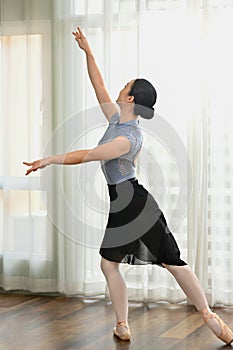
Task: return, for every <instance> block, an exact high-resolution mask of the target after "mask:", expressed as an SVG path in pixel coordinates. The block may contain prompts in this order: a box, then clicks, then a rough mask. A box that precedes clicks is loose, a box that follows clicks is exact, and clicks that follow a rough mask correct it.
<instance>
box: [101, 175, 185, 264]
mask: <svg viewBox="0 0 233 350" xmlns="http://www.w3.org/2000/svg"><path fill="white" fill-rule="evenodd" d="M108 190H109V197H110V208H109V215H108V222H107V226H106V230H105V234H104V238H103V241H102V244H101V247H100V250H99V253H100V255H101V256H102V257H103V258H105V259H107V260H110V261H115V262H118V263H128V264H130V265H144V264H157V265H159V266H162V267H163V265H162V263H165V264H168V265H178V266H182V265H187V264H186V263H185V262H184V261H183V260H181V259H180V250H179V248H178V245H177V243H176V240H175V238H174V237H173V235H172V233H171V232H170V230H169V228H168V226H167V223H166V220H165V217H164V215H163V213H162V211H161V210H160V209H159V206H158V204H157V202H156V201H155V199H154V198H153V196H152V195H151V194H150V193H149V192H148V191H147V190H146V189H145V188H144V187H143V186H142V185H140V184H139V183H138V180H137V179H136V178H132V179H129V180H125V181H123V182H121V183H120V184H115V185H108Z"/></svg>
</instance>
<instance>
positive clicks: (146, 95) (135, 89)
mask: <svg viewBox="0 0 233 350" xmlns="http://www.w3.org/2000/svg"><path fill="white" fill-rule="evenodd" d="M129 95H130V96H134V103H135V106H134V114H136V115H140V116H141V117H142V118H145V119H151V118H153V116H154V108H153V106H154V104H155V103H156V100H157V92H156V90H155V88H154V86H153V85H152V84H151V83H150V82H149V81H148V80H146V79H136V80H135V81H134V83H133V85H132V87H131V90H130V92H129Z"/></svg>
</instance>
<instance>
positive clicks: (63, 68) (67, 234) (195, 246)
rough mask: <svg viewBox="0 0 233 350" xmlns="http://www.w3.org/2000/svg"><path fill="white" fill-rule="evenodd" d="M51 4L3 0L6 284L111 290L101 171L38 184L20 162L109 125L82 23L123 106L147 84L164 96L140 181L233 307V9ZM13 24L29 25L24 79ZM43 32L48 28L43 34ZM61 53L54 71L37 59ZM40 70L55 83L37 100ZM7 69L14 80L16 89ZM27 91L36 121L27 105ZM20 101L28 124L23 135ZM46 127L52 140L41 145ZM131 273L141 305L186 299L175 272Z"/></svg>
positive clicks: (68, 171) (49, 175) (46, 178)
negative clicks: (130, 90) (78, 32)
mask: <svg viewBox="0 0 233 350" xmlns="http://www.w3.org/2000/svg"><path fill="white" fill-rule="evenodd" d="M42 3H43V2H42ZM42 3H41V6H39V5H38V4H37V2H36V1H30V2H28V1H27V2H26V1H22V2H21V4H20V5H19V7H18V8H17V11H16V10H15V11H14V10H13V8H15V6H14V5H15V2H14V1H10V2H9V1H1V10H2V11H1V12H2V23H1V24H2V38H1V57H2V61H1V62H2V63H1V65H2V70H1V72H2V73H1V74H2V76H3V77H5V78H4V79H3V80H2V79H1V80H2V81H3V84H2V93H1V96H2V111H3V113H2V116H3V118H2V119H1V123H2V124H1V133H2V134H1V135H2V137H1V142H0V147H1V152H2V155H3V157H2V164H1V176H2V177H1V179H2V181H1V188H2V190H1V192H0V196H1V197H0V209H1V215H2V218H3V217H4V221H3V220H2V221H1V245H2V253H1V256H2V262H3V265H2V268H1V269H2V287H3V288H6V289H11V288H24V289H29V290H37V291H41V290H43V291H59V292H64V293H66V294H78V293H80V294H85V295H89V296H91V295H97V294H105V293H106V295H108V291H107V289H106V284H105V281H104V278H103V275H102V272H101V271H100V268H99V262H100V256H99V254H98V246H99V244H100V242H101V239H102V237H103V233H104V227H105V225H106V220H107V212H108V195H107V186H106V183H105V180H104V178H103V175H102V174H101V171H100V166H99V164H94V163H93V164H91V163H90V164H85V165H82V166H78V167H66V168H62V167H53V168H51V169H49V170H44V171H43V172H41V176H40V182H39V178H38V175H39V174H35V175H33V176H32V177H31V178H30V179H27V181H26V180H25V179H24V177H23V172H24V169H23V168H22V166H21V165H19V163H20V162H21V160H23V159H25V157H28V158H30V159H32V158H34V157H39V156H40V155H41V154H47V153H50V152H54V153H58V152H59V153H60V152H62V153H64V152H66V151H68V150H71V149H75V148H90V147H93V146H95V145H96V144H97V142H98V140H99V138H100V137H101V135H102V133H103V132H104V129H105V128H106V126H107V123H106V120H105V118H104V116H103V115H102V114H101V112H100V110H99V108H98V106H97V103H96V98H95V96H94V92H93V89H92V87H91V84H90V82H89V80H88V76H87V72H86V67H85V57H84V55H83V52H81V51H80V50H79V49H78V48H77V47H76V45H75V43H74V40H73V38H72V36H71V32H72V31H73V30H74V29H75V28H76V26H77V25H80V26H81V27H82V28H83V29H84V31H85V33H86V35H87V36H88V38H89V41H90V43H91V45H92V48H93V51H94V53H95V55H96V59H97V61H98V64H99V66H100V68H101V70H102V72H103V75H104V78H105V81H106V83H107V86H108V88H109V90H110V92H111V95H112V97H113V98H115V97H116V95H117V93H118V91H119V89H120V88H121V86H122V85H124V84H125V82H127V81H129V80H130V79H132V78H134V77H137V76H142V77H145V78H148V79H149V80H150V81H151V82H152V83H154V85H155V86H156V87H157V90H158V103H157V113H158V116H157V118H154V119H153V120H151V121H144V120H141V121H140V124H141V126H142V128H143V131H144V147H143V149H142V153H141V156H140V157H139V161H138V173H137V176H138V178H139V180H140V182H141V183H143V184H144V185H145V186H146V187H147V188H148V189H149V190H150V191H151V192H152V194H153V195H154V196H155V198H156V199H157V201H158V202H159V204H160V206H161V208H162V209H163V211H164V213H165V216H166V217H167V221H168V223H169V226H170V227H171V229H172V231H173V233H174V235H175V237H176V239H177V241H178V243H179V246H180V249H181V252H182V258H183V259H184V260H186V261H187V262H188V263H189V264H190V266H191V267H192V268H193V269H194V270H195V272H196V273H197V275H198V277H199V278H200V281H201V283H202V285H203V287H204V289H205V292H206V293H207V295H208V298H209V302H210V303H211V305H215V304H232V303H233V278H232V273H231V270H232V266H233V265H232V244H233V243H232V242H233V238H232V230H231V221H232V214H231V213H232V157H231V155H232V141H231V137H230V136H231V135H230V130H231V128H230V125H231V124H230V122H231V119H230V118H231V114H232V106H231V104H230V91H231V84H232V79H231V78H232V74H233V69H232V65H231V62H232V56H233V52H232V49H231V45H230V35H231V32H232V23H233V22H232V19H233V11H232V9H233V7H232V6H233V3H232V1H230V0H228V1H227V0H226V1H218V0H215V1H201V0H200V1H192V0H189V1H188V0H170V1H159V0H137V1H136V0H127V1H125V0H124V1H123V0H121V1H120V0H113V1H104V0H98V1H97V0H95V1H94V0H93V1H91V0H88V1H87V0H85V1H84V0H83V1H80V0H72V1H69V2H68V1H64V0H57V1H54V2H52V1H51V2H46V4H44V5H43V4H42ZM6 22H8V23H6ZM16 22H17V23H16ZM16 24H20V25H22V24H23V25H24V26H25V25H26V31H25V32H24V33H23V35H27V36H24V39H23V40H24V42H26V43H24V44H23V43H21V45H22V48H21V50H24V52H26V53H25V55H26V56H23V57H24V59H22V60H21V61H23V62H24V68H22V67H21V68H20V72H21V75H16V74H13V73H14V68H13V67H14V61H13V60H12V59H6V58H5V57H6V54H7V55H9V52H10V54H11V55H12V56H14V57H15V55H14V54H12V52H13V50H20V48H19V46H17V48H16V44H15V42H14V40H15V38H14V35H17V34H15V33H14V30H15V29H12V28H13V27H15V26H16ZM38 25H39V26H40V27H41V28H42V27H43V28H47V29H44V32H45V34H44V35H42V36H41V37H40V35H41V31H42V29H38V27H37V28H35V27H36V26H38ZM33 28H34V29H33ZM48 28H50V29H51V40H50V39H49V38H50V34H49V30H48ZM46 30H47V34H46ZM42 32H43V31H42ZM34 34H35V37H33V35H34ZM39 38H40V39H39ZM17 39H19V38H17ZM34 39H35V41H33V40H34ZM38 40H39V41H38ZM49 40H50V45H49V44H48V43H49ZM9 41H10V42H11V46H9V45H8V46H7V43H8V42H9ZM22 42H23V41H22ZM36 42H37V44H36ZM32 43H33V45H37V46H38V49H37V50H39V51H35V49H33V50H32V52H33V53H34V54H33V55H32V54H30V52H31V51H30V50H31V49H30V48H31V47H32V46H30V45H32ZM46 43H47V44H46ZM15 52H16V51H15ZM17 53H18V54H17V55H19V56H21V53H20V51H17ZM51 53H52V64H50V61H49V59H48V60H46V59H45V60H43V59H41V60H42V61H43V63H41V62H39V63H38V56H40V57H46V55H48V57H50V54H51ZM12 56H8V57H12ZM33 56H34V58H33ZM21 57H22V56H21ZM25 57H26V58H27V60H26V58H25ZM33 59H34V60H35V61H33ZM28 60H30V61H28ZM30 62H31V63H30ZM33 62H34V63H33ZM33 64H35V65H38V66H36V67H37V68H36V67H35V68H34V69H33V68H32V67H33ZM41 64H42V66H41ZM6 65H7V66H6ZM39 67H42V68H43V69H42V72H46V74H43V73H41V76H40V77H39V76H38V77H37V79H38V89H37V91H38V92H37V94H36V93H35V95H33V96H34V97H32V95H31V94H32V91H33V89H31V88H30V87H31V86H32V85H33V86H35V85H36V82H34V81H33V79H34V74H33V72H35V71H36V72H37V73H38V74H39V71H40V69H41V68H39ZM45 67H48V70H47V68H45ZM18 71H19V70H18ZM6 72H7V73H9V72H12V75H11V76H12V78H11V79H12V80H11V79H9V77H8V74H6ZM4 74H5V75H4ZM22 74H23V75H24V78H23V77H22ZM38 74H37V75H38ZM49 74H51V77H52V78H51V79H52V88H51V89H50V82H51V80H50V75H49ZM14 79H16V80H18V81H19V80H20V81H22V80H23V82H24V83H23V85H21V87H22V88H21V90H22V91H20V93H18V94H17V97H18V100H17V99H16V100H15V94H14V95H13V93H14V90H13V88H12V87H9V82H12V84H14V81H15V80H14ZM39 81H41V82H42V83H41V84H42V85H40V83H39ZM4 84H5V85H4ZM7 84H8V85H7ZM21 84H22V83H21ZM41 86H42V87H41ZM25 89H26V92H24V91H25ZM22 94H24V95H22ZM21 95H22V96H24V99H25V100H24V101H25V102H24V104H26V105H27V110H26V111H27V113H26V112H25V109H23V108H22V110H20V107H19V106H20V102H19V101H22V96H21ZM41 96H42V97H41ZM49 96H50V97H49ZM13 98H14V100H13ZM41 98H42V101H43V106H44V104H45V103H46V101H47V100H48V99H49V98H50V99H52V109H51V106H50V105H49V102H48V107H47V108H45V107H44V109H43V112H35V111H36V106H40V103H41ZM29 102H30V103H29ZM30 105H31V107H30ZM9 106H13V107H14V108H15V110H16V111H17V112H18V114H19V111H20V115H21V116H24V118H25V119H24V121H23V120H22V121H21V122H22V123H24V124H23V125H24V128H22V127H21V128H20V127H19V125H18V124H17V123H18V122H19V119H17V118H16V112H15V111H14V109H13V107H11V110H10V109H9ZM49 106H50V107H49ZM24 108H26V107H24ZM30 108H31V109H32V110H33V108H34V113H33V112H30ZM38 108H39V107H38ZM37 110H38V109H37ZM39 110H40V108H39ZM36 113H37V114H38V117H35V116H36ZM40 113H41V114H42V116H39V114H40ZM46 113H47V114H46ZM45 114H46V118H45ZM25 116H26V117H25ZM21 118H22V117H21ZM33 118H37V119H36V121H35V119H33ZM20 120H21V119H20ZM10 121H11V122H10ZM22 123H21V124H20V125H22ZM12 125H13V126H12ZM17 125H18V128H15V126H17ZM30 128H31V129H30ZM16 130H17V132H16ZM20 130H22V131H20ZM25 130H26V131H25ZM40 130H41V135H42V136H38V135H40ZM14 131H15V134H14ZM32 135H33V136H32ZM25 140H26V141H25ZM16 145H17V146H16ZM15 148H17V152H14V149H15ZM9 169H10V170H9ZM10 186H11V187H10ZM17 186H18V187H17ZM33 186H34V187H33ZM16 187H17V191H16V192H17V193H14V192H15V188H16ZM35 190H36V191H35ZM39 190H40V191H41V193H42V199H40V198H38V193H39V192H40V191H39ZM190 194H192V196H191V200H190ZM25 198H26V199H25ZM15 203H17V204H18V207H17V208H16V204H15ZM42 205H43V209H42ZM17 216H20V220H21V221H20V223H19V221H18V222H16V220H17ZM21 216H22V217H23V219H22V218H21ZM34 217H35V218H34ZM41 217H43V219H42V221H43V220H44V221H43V224H42V221H40V224H37V221H34V220H39V218H40V219H41ZM12 220H13V221H14V224H10V223H11V222H12ZM18 220H19V219H18ZM22 220H24V223H22ZM40 225H42V226H40ZM38 232H39V233H38ZM10 237H11V238H10ZM21 237H22V239H21ZM17 239H18V241H17ZM17 242H20V243H17ZM22 242H23V243H22ZM28 242H30V244H29V243H28ZM33 247H37V250H38V251H39V252H42V253H41V255H40V254H38V252H37V253H36V254H35V248H33ZM38 247H41V248H40V249H38ZM42 247H43V248H42ZM39 255H40V258H39ZM22 256H23V258H22ZM42 256H43V258H42ZM9 257H10V258H12V257H13V261H14V264H12V263H11V262H10V261H9ZM43 259H44V260H43ZM41 260H43V261H44V263H43V264H41ZM22 261H23V263H22ZM32 266H33V267H32ZM121 269H122V272H123V273H124V274H125V277H126V282H127V285H128V290H129V298H130V299H131V300H140V301H157V300H168V301H170V302H177V301H182V300H185V296H184V294H183V293H182V292H181V291H180V288H179V287H178V285H177V284H176V282H175V281H174V279H173V278H172V277H171V276H170V275H169V274H168V273H167V271H166V270H164V269H161V268H159V267H157V266H143V267H142V266H140V267H139V266H125V265H124V266H121ZM46 280H47V287H46ZM13 281H14V282H13ZM25 281H27V283H26V282H25ZM35 281H37V282H36V283H34V282H35Z"/></svg>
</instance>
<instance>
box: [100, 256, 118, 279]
mask: <svg viewBox="0 0 233 350" xmlns="http://www.w3.org/2000/svg"><path fill="white" fill-rule="evenodd" d="M100 268H101V270H102V272H103V274H104V275H105V276H108V275H109V274H111V273H113V272H114V271H117V270H118V269H119V263H116V262H114V261H109V260H107V259H104V258H103V257H101V262H100Z"/></svg>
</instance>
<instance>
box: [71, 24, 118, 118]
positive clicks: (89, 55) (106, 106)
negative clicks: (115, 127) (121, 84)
mask: <svg viewBox="0 0 233 350" xmlns="http://www.w3.org/2000/svg"><path fill="white" fill-rule="evenodd" d="M72 34H73V35H74V36H75V40H76V41H77V43H78V45H79V47H80V48H81V49H82V50H83V51H84V52H85V53H86V60H87V70H88V74H89V77H90V80H91V83H92V86H93V88H94V90H95V93H96V97H97V99H98V101H99V103H100V107H101V109H102V111H103V113H104V115H105V116H106V118H107V119H108V120H110V118H111V116H112V115H113V114H115V113H116V112H118V109H117V107H116V105H115V104H114V103H113V101H112V99H111V97H110V95H109V93H108V91H107V89H106V87H105V83H104V80H103V77H102V75H101V72H100V70H99V68H98V66H97V64H96V61H95V57H94V55H93V52H92V50H91V48H90V45H89V43H88V41H87V38H86V37H85V36H84V34H83V32H82V31H81V29H80V27H78V28H77V31H76V32H73V33H72Z"/></svg>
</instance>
